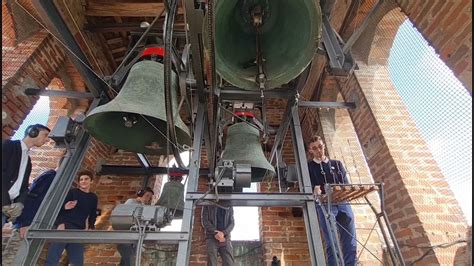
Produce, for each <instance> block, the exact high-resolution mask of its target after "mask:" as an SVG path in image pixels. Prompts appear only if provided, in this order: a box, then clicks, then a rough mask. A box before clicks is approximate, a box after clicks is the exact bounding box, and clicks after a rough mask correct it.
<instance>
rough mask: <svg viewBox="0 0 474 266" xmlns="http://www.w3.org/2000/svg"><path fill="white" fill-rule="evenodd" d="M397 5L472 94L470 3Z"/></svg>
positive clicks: (462, 0) (437, 1)
mask: <svg viewBox="0 0 474 266" xmlns="http://www.w3.org/2000/svg"><path fill="white" fill-rule="evenodd" d="M396 2H397V3H398V4H399V5H400V8H401V10H402V11H403V12H404V13H405V14H407V16H408V17H409V18H410V20H411V21H412V22H413V24H414V25H415V27H416V28H417V29H418V30H419V31H420V33H421V34H422V35H423V37H425V39H426V40H427V41H428V43H430V45H431V46H433V47H434V49H435V51H436V52H437V53H438V54H439V55H440V58H441V59H442V60H443V61H444V62H445V63H446V65H447V66H449V68H450V69H451V70H452V71H453V72H454V74H455V75H456V77H458V79H459V80H460V81H461V82H462V83H463V85H464V86H465V87H466V89H467V90H468V91H469V93H471V94H472V28H471V27H472V1H469V0H455V1H444V0H435V1H403V0H396Z"/></svg>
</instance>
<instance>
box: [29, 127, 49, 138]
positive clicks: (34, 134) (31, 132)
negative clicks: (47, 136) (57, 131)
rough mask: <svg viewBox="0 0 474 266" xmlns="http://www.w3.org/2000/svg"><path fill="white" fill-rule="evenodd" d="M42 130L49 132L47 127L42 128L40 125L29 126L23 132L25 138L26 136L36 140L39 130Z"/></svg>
mask: <svg viewBox="0 0 474 266" xmlns="http://www.w3.org/2000/svg"><path fill="white" fill-rule="evenodd" d="M43 129H44V130H47V131H49V132H51V129H49V128H48V127H47V126H43V125H41V124H34V125H30V126H28V127H27V128H26V130H25V137H26V136H28V137H30V138H36V137H38V135H39V132H40V130H43Z"/></svg>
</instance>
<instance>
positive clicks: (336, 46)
mask: <svg viewBox="0 0 474 266" xmlns="http://www.w3.org/2000/svg"><path fill="white" fill-rule="evenodd" d="M322 21H323V24H322V37H323V44H324V48H325V50H326V54H327V55H328V58H329V72H330V73H331V74H332V75H335V76H348V75H350V74H351V73H352V72H353V71H354V69H357V65H356V63H355V61H354V59H353V58H352V55H351V53H350V52H349V51H348V52H344V50H343V47H344V42H343V40H342V39H341V38H340V37H339V36H337V35H336V33H335V31H334V29H333V28H332V26H331V23H330V22H329V19H328V17H327V16H326V15H323V17H322Z"/></svg>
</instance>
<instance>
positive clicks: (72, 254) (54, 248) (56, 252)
mask: <svg viewBox="0 0 474 266" xmlns="http://www.w3.org/2000/svg"><path fill="white" fill-rule="evenodd" d="M66 229H82V228H78V227H77V226H75V225H72V224H67V225H66ZM64 249H66V252H67V256H68V258H69V264H71V265H73V266H82V265H84V245H83V244H80V243H62V242H61V243H51V245H50V246H49V249H48V256H47V257H46V263H45V264H44V265H45V266H56V265H58V263H59V260H60V259H61V255H62V254H63V251H64Z"/></svg>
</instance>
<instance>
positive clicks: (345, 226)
mask: <svg viewBox="0 0 474 266" xmlns="http://www.w3.org/2000/svg"><path fill="white" fill-rule="evenodd" d="M309 153H310V154H311V155H312V157H313V158H312V160H310V161H309V162H308V170H309V177H310V179H311V186H312V187H313V191H315V192H316V190H317V188H320V189H321V193H322V194H325V193H326V191H325V190H324V184H348V183H349V181H348V180H347V177H346V169H344V166H343V165H342V162H340V161H338V160H330V159H329V158H328V157H327V156H326V154H325V145H324V142H323V140H322V138H321V137H320V136H312V137H311V139H310V142H309ZM321 208H325V210H326V212H327V213H329V214H330V215H333V216H334V218H335V220H336V222H337V235H338V236H339V239H340V243H341V247H342V256H343V258H344V265H346V266H352V265H356V264H357V259H356V255H357V240H356V231H355V223H354V214H353V213H352V208H351V206H350V205H349V204H348V203H346V202H344V203H343V204H332V205H331V208H330V210H328V208H327V206H326V205H323V204H322V205H317V206H316V211H317V212H318V218H319V225H320V226H321V229H322V232H323V235H324V240H325V244H326V245H325V248H326V260H327V265H336V262H335V257H334V256H335V254H334V253H333V250H332V248H331V238H330V236H329V234H330V232H329V228H328V225H327V224H326V219H324V212H323V210H322V209H321ZM339 239H335V241H338V240H339Z"/></svg>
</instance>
